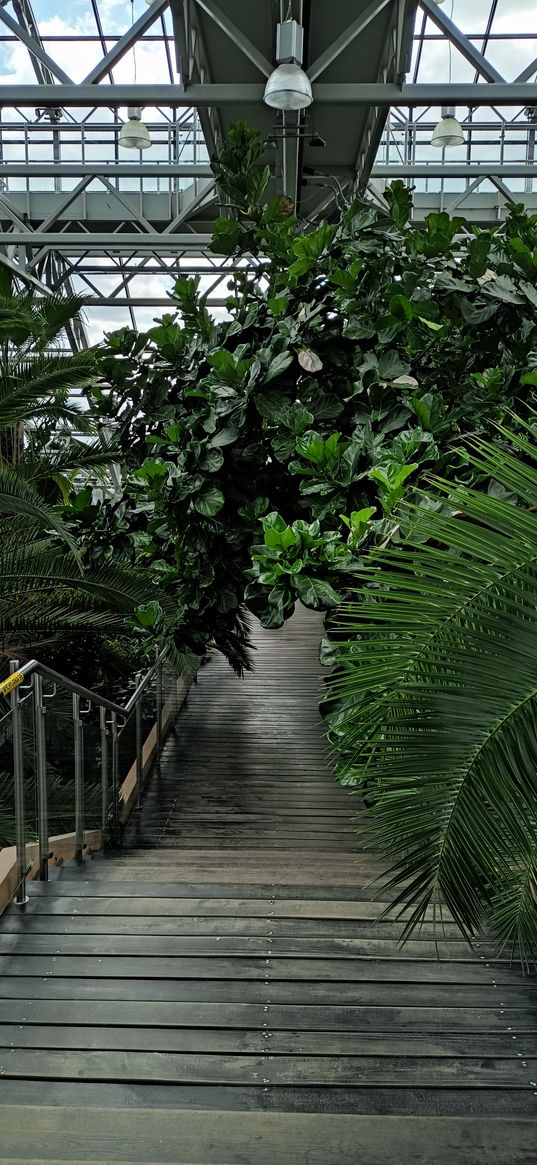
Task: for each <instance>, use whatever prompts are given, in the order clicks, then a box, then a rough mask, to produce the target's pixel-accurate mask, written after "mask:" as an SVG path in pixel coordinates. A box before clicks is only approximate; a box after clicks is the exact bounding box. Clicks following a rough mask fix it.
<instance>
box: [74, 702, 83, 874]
mask: <svg viewBox="0 0 537 1165" xmlns="http://www.w3.org/2000/svg"><path fill="white" fill-rule="evenodd" d="M73 724H74V753H75V858H76V860H77V862H81V861H82V854H83V850H84V840H85V839H84V725H83V723H82V720H81V719H80V696H79V695H78V693H77V692H74V693H73Z"/></svg>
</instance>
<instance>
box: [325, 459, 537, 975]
mask: <svg viewBox="0 0 537 1165" xmlns="http://www.w3.org/2000/svg"><path fill="white" fill-rule="evenodd" d="M515 443H516V444H518V447H519V450H520V452H521V453H523V455H524V457H525V458H526V460H525V461H524V460H520V461H519V460H518V459H517V457H516V456H513V455H509V454H507V453H506V452H504V451H503V450H498V449H497V448H495V447H494V446H489V445H485V444H483V443H481V442H476V443H475V445H474V454H473V456H474V457H475V461H476V464H477V465H478V466H479V467H480V468H482V469H483V470H484V471H485V472H487V473H489V472H492V475H493V477H494V478H495V480H497V481H499V482H500V483H502V484H504V485H505V486H506V488H509V489H511V488H515V486H516V489H515V492H516V493H517V494H518V496H519V498H520V499H521V503H522V504H521V506H520V507H518V508H517V507H514V506H512V505H509V504H507V503H506V502H503V501H499V500H497V499H495V498H493V497H489V496H486V495H483V494H480V493H478V492H477V491H474V490H469V489H465V488H462V487H458V488H455V489H451V487H449V486H447V485H445V486H443V487H441V488H443V489H444V492H445V493H447V494H448V499H449V505H450V510H451V512H449V513H439V512H438V511H433V510H428V509H421V510H417V511H413V512H412V515H411V517H412V532H411V534H410V539H409V542H408V544H407V545H406V546H405V547H403V549H399V550H395V551H384V552H379V553H376V554H375V555H374V556H373V557H372V560H371V563H370V565H369V566H368V567H367V568H366V569H364V570H363V571H362V572H361V573H360V575H359V578H360V580H361V581H362V583H363V584H365V587H366V589H365V590H364V591H363V592H362V594H361V596H360V600H359V601H357V602H356V601H351V602H349V603H348V604H346V606H345V607H344V608H342V610H341V613H340V616H339V619H338V624H339V627H338V629H339V632H340V634H341V636H342V640H341V641H340V642H338V645H337V649H336V661H337V665H338V671H337V673H336V675H335V677H334V679H333V681H332V685H331V692H330V698H331V699H332V700H336V701H342V705H341V707H340V711H339V713H336V715H335V717H334V720H333V724H332V739H333V741H334V743H335V744H336V746H337V747H339V748H341V750H342V751H343V753H344V756H345V758H346V766H345V767H346V770H347V778H348V779H351V780H354V781H355V782H359V781H360V780H363V779H367V781H368V782H369V784H368V793H369V797H370V799H371V801H372V803H373V809H372V813H371V819H370V830H371V837H372V840H373V842H374V844H375V845H376V846H377V847H378V848H379V849H380V850H381V852H382V853H383V854H385V856H386V857H387V858H388V859H389V861H390V862H391V867H390V869H389V871H388V874H387V876H386V887H387V888H389V889H390V890H392V891H395V900H394V903H393V907H392V908H395V909H397V908H400V907H402V908H407V907H410V917H409V921H408V922H407V924H406V927H405V931H404V934H405V936H406V937H408V935H409V934H410V933H412V931H413V930H414V928H415V927H416V926H417V925H419V924H420V922H421V921H422V920H423V918H424V917H425V912H426V910H427V909H428V907H430V906H431V905H434V904H435V903H438V902H444V903H446V904H447V906H448V908H449V909H450V911H451V912H452V913H453V915H454V917H455V919H456V921H457V922H458V924H459V926H460V927H461V929H462V930H463V932H464V933H465V934H466V935H467V937H471V936H472V935H473V934H475V933H476V931H478V930H479V929H480V927H482V925H483V923H484V922H486V921H488V920H489V919H492V920H493V921H494V922H495V923H496V924H497V925H498V932H499V935H500V938H501V940H502V941H503V942H509V941H511V942H515V943H517V944H518V947H519V949H520V951H521V954H522V957H523V958H524V959H529V958H531V957H532V956H533V957H535V954H536V953H537V911H536V910H535V909H532V908H531V888H532V885H533V884H534V880H535V871H536V870H537V778H536V774H537V515H536V514H535V513H532V512H531V511H530V510H529V509H528V508H526V506H528V507H529V506H533V505H535V504H536V502H537V445H536V443H535V441H534V440H532V439H531V437H529V436H521V437H520V440H519V441H517V442H515ZM530 458H531V460H530ZM413 538H419V539H420V540H421V539H423V538H427V539H429V540H430V541H429V542H426V543H425V544H423V543H422V542H421V541H420V542H419V543H418V545H415V544H413ZM345 636H346V637H345Z"/></svg>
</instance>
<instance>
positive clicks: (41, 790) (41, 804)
mask: <svg viewBox="0 0 537 1165" xmlns="http://www.w3.org/2000/svg"><path fill="white" fill-rule="evenodd" d="M32 682H33V688H34V742H35V771H36V782H37V834H38V840H39V878H40V880H41V882H47V881H48V861H49V840H48V789H47V744H46V736H45V716H46V708H45V703H44V700H43V677H42V676H40V675H38V673H37V672H35V673H34V675H33V677H32Z"/></svg>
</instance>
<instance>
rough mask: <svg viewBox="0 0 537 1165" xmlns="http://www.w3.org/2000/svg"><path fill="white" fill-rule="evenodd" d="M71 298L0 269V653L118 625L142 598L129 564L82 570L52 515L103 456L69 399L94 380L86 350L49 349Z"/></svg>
mask: <svg viewBox="0 0 537 1165" xmlns="http://www.w3.org/2000/svg"><path fill="white" fill-rule="evenodd" d="M81 306H82V301H81V300H80V299H77V298H65V299H62V298H60V297H57V296H54V295H51V296H49V297H40V298H35V297H34V295H33V294H28V295H16V294H14V293H13V292H12V290H11V287H10V283H9V277H6V276H4V277H2V276H1V273H0V576H1V579H2V586H1V588H0V636H1V650H2V653H3V654H4V655H5V656H7V657H9V656H13V655H20V654H24V653H25V651H27V650H28V649H29V648H30V645H32V646H35V644H36V643H37V642H38V641H39V640H43V639H45V640H47V639H49V638H50V636H51V635H52V636H57V635H58V634H62V635H65V634H67V633H71V632H72V631H79V632H80V631H81V630H84V632H88V630H90V629H91V628H94V629H95V630H97V631H99V632H103V631H107V632H110V631H111V630H115V631H120V632H124V630H125V627H124V620H125V617H126V615H128V614H129V613H131V612H132V611H133V610H134V609H135V607H136V606H137V605H138V604H139V603H140V602H141V601H142V600H143V598H144V597H147V590H146V583H145V580H143V579H141V578H139V577H136V576H135V575H134V574H133V572H132V570H131V569H130V568H126V567H125V566H123V567H122V566H121V565H117V566H114V567H108V568H107V569H102V568H100V569H98V570H96V569H91V570H86V569H85V568H84V564H83V561H82V556H81V553H80V551H79V549H78V547H77V544H76V540H75V539H74V537H73V535H72V533H71V532H70V531H69V529H68V528H67V526H66V524H65V522H64V521H63V520H62V517H61V511H62V509H63V507H64V506H65V503H66V502H67V500H68V498H69V495H70V492H71V491H73V492H74V493H77V492H78V489H79V483H80V480H81V478H82V479H83V477H84V475H85V474H86V473H88V472H91V473H94V472H95V471H96V469H99V468H101V467H102V466H103V465H107V463H109V462H110V460H111V457H112V455H113V452H112V450H111V448H110V447H109V445H108V444H107V442H106V441H105V440H103V438H102V437H97V436H96V432H97V431H96V427H95V425H94V424H93V422H92V420H91V418H90V417H89V416H88V415H87V414H85V413H83V412H82V411H81V409H80V408H79V407H76V406H75V405H73V403H72V395H73V394H74V393H75V392H78V393H81V392H85V391H87V390H89V389H90V388H91V386H92V385H93V384H94V382H95V378H96V358H95V355H94V353H92V352H88V351H85V352H78V353H75V354H66V353H64V352H61V351H56V350H55V345H57V343H58V341H59V339H60V337H61V335H62V332H63V331H64V329H65V328H66V327H67V326H68V325H69V324H70V323H71V322H72V321H73V320H74V319H76V317H77V315H78V313H79V312H80V309H81ZM92 433H93V437H92V436H91V434H92Z"/></svg>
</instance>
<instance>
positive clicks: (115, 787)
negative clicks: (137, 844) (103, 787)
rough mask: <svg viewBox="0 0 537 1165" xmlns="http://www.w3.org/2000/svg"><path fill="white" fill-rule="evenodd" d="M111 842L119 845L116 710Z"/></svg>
mask: <svg viewBox="0 0 537 1165" xmlns="http://www.w3.org/2000/svg"><path fill="white" fill-rule="evenodd" d="M110 722H111V734H112V844H113V845H119V813H118V810H119V806H118V796H119V735H118V729H117V712H112V715H111V718H110Z"/></svg>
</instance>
